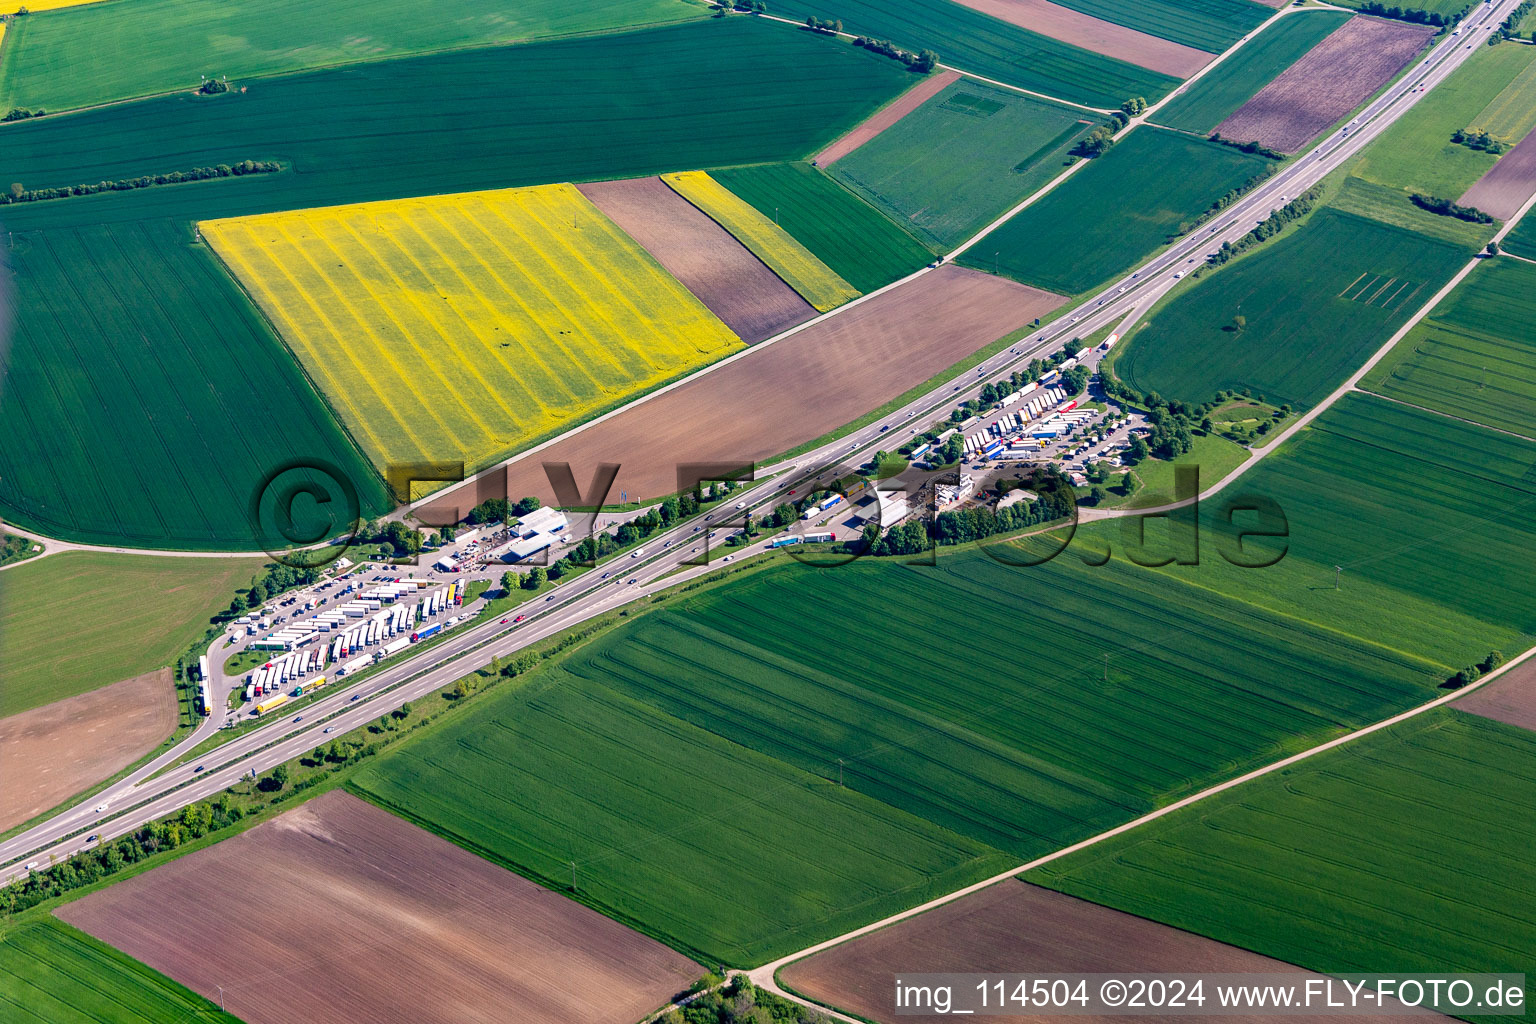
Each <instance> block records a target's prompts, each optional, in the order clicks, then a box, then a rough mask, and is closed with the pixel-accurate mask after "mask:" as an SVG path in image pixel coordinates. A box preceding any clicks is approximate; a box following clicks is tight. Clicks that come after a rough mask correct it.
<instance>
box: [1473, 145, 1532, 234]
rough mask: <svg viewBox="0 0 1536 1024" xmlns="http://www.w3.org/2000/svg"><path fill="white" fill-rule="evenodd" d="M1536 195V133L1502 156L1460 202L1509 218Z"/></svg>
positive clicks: (1501, 217) (1503, 218)
mask: <svg viewBox="0 0 1536 1024" xmlns="http://www.w3.org/2000/svg"><path fill="white" fill-rule="evenodd" d="M1533 194H1536V132H1533V133H1532V134H1530V135H1527V136H1526V137H1525V138H1524V139H1523V140H1521V142H1520V144H1519V145H1518V146H1516V147H1515V148H1514V149H1512V150H1510V151H1509V152H1508V153H1505V154H1504V155H1503V156H1501V157H1499V162H1498V163H1496V164H1494V165H1493V166H1492V167H1490V168H1488V173H1486V174H1484V175H1483V176H1482V177H1481V178H1478V179H1477V181H1476V182H1475V183H1474V184H1473V185H1472V187H1471V188H1469V189H1467V191H1466V194H1465V195H1463V196H1462V197H1461V198H1460V199H1459V200H1457V202H1459V203H1461V205H1463V206H1475V207H1477V208H1478V209H1479V210H1482V211H1483V212H1484V213H1487V214H1491V215H1492V216H1494V217H1497V218H1499V220H1509V218H1511V217H1513V216H1514V215H1515V214H1517V213H1519V212H1520V207H1522V206H1524V205H1525V201H1526V200H1527V199H1529V198H1531V196H1532V195H1533Z"/></svg>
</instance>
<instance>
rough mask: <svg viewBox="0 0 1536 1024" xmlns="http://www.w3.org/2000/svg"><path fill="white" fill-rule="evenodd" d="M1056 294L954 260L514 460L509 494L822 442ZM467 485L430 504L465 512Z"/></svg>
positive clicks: (1039, 311) (669, 485) (666, 485)
mask: <svg viewBox="0 0 1536 1024" xmlns="http://www.w3.org/2000/svg"><path fill="white" fill-rule="evenodd" d="M1061 301H1062V299H1061V296H1059V295H1053V294H1051V293H1050V292H1045V291H1040V290H1038V289H1035V288H1029V287H1025V286H1023V285H1018V284H1015V283H1013V282H1011V281H1004V280H1002V279H1000V278H995V277H991V276H989V275H986V274H979V273H975V272H973V271H969V270H966V269H964V268H961V267H957V266H954V265H953V264H946V265H945V266H943V267H940V268H938V269H937V270H934V271H931V272H929V273H927V274H924V275H923V276H922V277H919V278H917V279H916V280H913V281H910V282H908V283H906V284H904V285H902V286H901V287H900V288H895V289H892V290H891V291H888V292H886V293H884V294H882V295H878V296H876V297H874V298H873V299H869V300H867V301H865V302H863V303H862V304H860V305H858V306H855V307H852V308H850V309H847V310H844V311H842V312H840V313H838V314H837V315H836V316H834V317H832V318H830V319H828V320H826V321H824V322H822V323H819V324H816V325H813V326H811V327H807V328H805V329H804V330H802V331H800V332H798V333H796V334H794V335H791V336H790V337H788V338H785V339H784V340H783V341H778V342H775V343H774V344H772V345H770V346H768V347H767V348H764V349H761V350H760V351H756V352H749V353H747V354H746V355H745V356H743V357H742V358H740V359H737V360H735V361H733V362H731V363H728V364H727V365H724V366H721V367H718V368H717V369H714V370H712V371H710V372H709V373H708V374H705V375H703V376H701V377H698V378H696V379H694V380H691V381H689V382H688V383H686V384H683V385H681V386H679V387H676V388H674V389H673V390H671V391H669V392H666V393H665V394H661V395H658V396H656V397H655V398H651V399H648V400H646V401H644V402H642V403H641V404H639V405H636V406H634V407H633V408H631V409H628V410H626V411H625V412H623V413H620V414H619V415H617V416H613V417H611V418H609V419H607V420H604V421H603V422H601V423H597V424H594V425H593V426H591V427H589V428H587V429H585V430H581V431H578V432H576V433H574V434H571V435H569V436H567V437H564V438H562V439H560V440H559V441H557V442H555V443H554V444H552V445H550V446H549V447H547V448H544V449H543V450H541V451H539V452H538V453H537V454H536V455H534V456H533V457H531V458H525V459H519V460H518V461H516V462H514V463H512V464H511V465H509V466H508V467H507V487H508V490H507V493H508V494H517V495H519V496H522V495H529V494H537V495H539V496H540V497H542V498H543V499H544V500H545V501H552V500H554V494H553V492H552V491H551V490H550V487H549V481H548V480H547V479H546V477H545V475H544V471H543V469H542V464H543V463H545V462H569V463H571V465H572V466H573V467H575V472H576V476H577V479H579V480H583V481H585V480H586V479H587V476H586V474H588V473H589V472H590V471H591V470H590V467H593V466H596V465H597V464H598V463H600V462H617V463H620V465H621V466H622V468H621V469H620V471H619V475H618V479H617V480H616V481H615V483H614V491H613V493H614V494H618V493H619V491H620V490H627V491H628V492H629V494H630V497H631V498H632V499H633V498H634V497H635V495H652V496H654V495H660V494H670V493H672V492H674V491H676V490H677V489H678V485H677V468H676V467H677V465H678V464H679V463H687V462H705V461H716V460H721V459H725V460H734V461H741V462H745V461H750V460H753V459H762V458H766V457H768V456H770V455H775V454H777V453H779V452H783V451H787V450H789V449H790V448H793V447H795V446H796V445H798V444H802V443H804V442H806V441H810V440H812V439H814V438H817V437H820V436H821V435H822V434H825V433H827V432H829V431H831V430H835V429H836V428H838V427H840V426H842V425H843V424H845V423H848V422H850V421H851V420H853V419H855V418H856V417H858V416H859V415H860V414H862V413H864V412H867V411H868V410H870V409H872V408H874V407H876V406H878V405H880V404H881V403H883V402H887V401H889V400H890V399H892V398H894V397H896V396H897V395H900V394H901V393H903V392H904V391H906V390H907V389H908V388H911V387H914V386H916V385H918V384H921V383H922V382H923V381H925V380H928V379H929V378H930V377H932V376H933V375H934V374H936V373H938V372H939V371H940V370H943V369H946V368H947V367H949V366H952V365H954V364H955V363H956V362H958V361H959V360H961V359H963V358H964V357H965V356H967V355H969V354H970V353H972V352H975V351H976V350H977V349H979V348H981V347H982V346H983V345H986V344H988V343H990V342H992V341H995V340H997V339H998V338H1001V337H1002V336H1003V335H1005V334H1007V333H1008V332H1009V331H1012V330H1015V329H1017V328H1019V327H1022V326H1023V325H1025V324H1027V323H1029V321H1030V320H1032V319H1034V318H1035V317H1037V316H1041V315H1043V314H1044V313H1046V312H1047V311H1049V310H1051V309H1053V308H1055V307H1056V306H1057V305H1059V304H1060V303H1061ZM477 500H478V499H477V498H475V497H474V493H473V489H472V488H463V487H461V488H458V489H456V490H454V491H448V492H445V494H444V495H443V496H442V497H441V498H439V499H436V500H434V501H433V502H432V503H431V504H432V506H433V507H435V508H437V509H438V510H439V514H441V512H443V511H447V510H448V509H451V508H453V507H455V506H462V507H461V508H459V512H460V514H462V513H464V512H468V511H469V506H471V505H473V504H475V502H476V501H477Z"/></svg>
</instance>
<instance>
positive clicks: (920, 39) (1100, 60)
mask: <svg viewBox="0 0 1536 1024" xmlns="http://www.w3.org/2000/svg"><path fill="white" fill-rule="evenodd" d="M773 13H774V14H777V15H780V16H782V17H786V18H792V19H794V20H795V21H804V20H805V18H806V17H807V16H808V15H815V16H816V17H820V18H836V19H840V20H841V21H842V22H843V28H844V30H845V31H848V32H852V33H855V34H857V35H865V36H873V37H875V38H877V39H889V40H890V41H891V42H893V43H895V44H896V45H897V46H902V47H905V48H907V49H909V50H923V49H931V50H935V51H937V52H938V54H939V58H940V59H941V60H942V61H943V62H944V63H945V64H948V65H950V66H951V67H955V68H958V69H960V70H962V71H969V72H971V73H973V74H977V75H982V76H984V77H986V78H992V79H996V80H997V81H1000V82H1006V83H1007V84H1009V85H1017V86H1020V87H1022V88H1025V89H1030V90H1032V91H1034V92H1042V93H1045V94H1046V95H1047V96H1055V97H1056V98H1057V99H1063V100H1068V101H1069V102H1073V103H1082V104H1086V105H1087V106H1091V107H1101V108H1114V107H1118V106H1119V105H1120V104H1121V103H1122V102H1124V101H1125V99H1126V97H1128V96H1144V97H1146V99H1147V101H1148V102H1149V103H1150V102H1152V101H1154V100H1156V99H1159V98H1161V97H1163V96H1165V95H1167V93H1168V91H1169V90H1170V89H1172V88H1173V87H1174V86H1175V85H1177V84H1178V81H1179V80H1178V79H1176V78H1172V77H1170V76H1168V75H1162V74H1158V73H1157V72H1155V71H1148V70H1147V69H1146V68H1140V67H1137V66H1136V65H1134V64H1129V63H1127V62H1125V61H1122V60H1116V59H1115V58H1113V57H1105V56H1102V55H1100V54H1097V53H1090V52H1088V51H1087V50H1083V49H1080V48H1078V47H1076V46H1072V45H1069V44H1067V43H1063V42H1060V41H1058V40H1056V39H1052V38H1050V37H1049V36H1043V35H1040V34H1039V33H1036V32H1030V31H1028V30H1027V29H1022V28H1019V27H1017V26H1015V25H1010V24H1008V23H1007V22H1006V21H1002V20H1000V19H998V18H993V17H991V16H989V15H986V14H980V13H978V12H976V11H973V10H971V9H970V8H968V7H964V6H962V5H960V4H957V3H951V2H950V0H779V2H778V3H776V4H775V5H774V7H773Z"/></svg>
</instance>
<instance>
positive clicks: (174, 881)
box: [58, 792, 703, 1024]
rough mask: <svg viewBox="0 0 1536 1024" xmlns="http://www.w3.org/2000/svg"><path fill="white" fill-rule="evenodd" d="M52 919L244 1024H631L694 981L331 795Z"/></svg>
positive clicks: (613, 930)
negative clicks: (194, 993)
mask: <svg viewBox="0 0 1536 1024" xmlns="http://www.w3.org/2000/svg"><path fill="white" fill-rule="evenodd" d="M58 916H59V917H60V918H62V919H63V920H65V921H67V922H68V923H70V924H72V925H74V926H75V927H77V928H81V929H84V930H85V931H87V932H90V933H91V934H92V935H95V936H96V937H97V938H99V939H102V940H103V941H105V942H109V943H111V944H112V945H114V946H117V947H118V948H119V949H122V950H123V951H124V952H126V953H127V954H128V955H129V956H132V957H135V958H137V959H139V960H141V961H143V962H144V963H147V964H149V965H150V966H151V967H154V968H155V969H156V970H159V971H161V972H163V973H165V974H167V975H170V976H171V977H172V978H175V979H176V980H177V981H179V982H181V983H182V984H184V985H186V986H187V987H188V988H191V989H193V990H195V991H197V992H200V993H202V994H203V995H205V996H207V997H208V998H210V999H213V1000H214V1001H215V1002H217V1001H218V999H219V989H220V986H222V987H223V995H224V1000H225V1005H226V1007H227V1009H228V1010H229V1012H230V1013H233V1014H235V1015H236V1016H238V1017H240V1018H241V1019H242V1020H244V1021H246V1022H247V1024H292V1022H293V1021H304V1022H306V1024H352V1022H355V1021H378V1022H384V1021H390V1022H394V1021H398V1022H401V1024H407V1022H409V1024H467V1022H485V1024H490V1022H499V1021H517V1022H519V1024H570V1022H573V1021H582V1022H584V1024H633V1022H634V1021H637V1020H639V1019H640V1018H642V1017H644V1016H645V1015H646V1014H647V1013H649V1012H650V1011H652V1010H654V1009H656V1008H657V1007H659V1006H661V1005H662V1004H664V1003H666V1002H667V1000H668V999H669V998H670V997H671V996H672V995H674V994H675V993H676V992H678V991H679V990H680V989H683V988H686V987H687V985H688V984H689V983H690V982H691V981H693V980H694V979H695V978H697V977H698V976H700V975H701V974H703V968H701V967H699V966H698V965H697V964H695V963H693V962H692V961H691V960H689V959H687V958H686V957H684V956H682V955H681V954H679V953H675V952H673V951H672V950H670V949H668V948H666V947H665V946H662V945H661V944H659V943H657V942H655V941H653V940H651V939H647V938H644V937H643V936H641V935H639V934H637V933H635V932H632V931H630V930H629V929H628V928H625V927H624V926H623V925H621V924H618V923H617V922H615V921H611V920H609V919H608V918H606V917H603V916H602V915H601V914H599V913H597V912H596V911H594V910H590V909H588V908H586V907H584V906H582V905H581V904H579V903H576V902H575V901H573V900H570V899H567V898H566V897H564V896H562V895H560V894H558V893H553V892H550V891H549V890H547V889H543V888H540V887H539V886H537V885H534V884H533V883H532V882H529V881H527V880H526V879H524V878H522V877H520V876H518V875H515V874H513V873H512V872H510V871H507V870H505V869H503V868H500V867H497V866H496V865H494V864H492V863H491V862H490V861H487V860H483V859H481V858H480V857H477V856H476V855H474V854H472V853H469V852H468V851H465V850H462V849H460V848H459V847H457V846H454V845H453V844H451V843H449V842H447V841H446V840H443V839H439V838H438V837H436V836H434V835H432V834H431V833H429V832H426V831H424V830H422V829H419V828H417V827H416V826H414V825H411V824H409V823H407V822H405V821H404V820H402V819H400V818H397V817H395V816H394V815H392V814H390V813H388V812H387V811H382V810H379V809H378V808H377V807H374V806H373V805H372V804H368V803H364V802H363V801H361V800H359V799H357V798H356V797H353V796H349V795H347V794H345V793H342V792H330V793H326V794H324V795H322V796H319V797H316V798H315V799H313V800H311V801H309V802H308V803H306V804H304V805H303V806H301V807H297V808H295V809H293V810H291V811H288V812H287V813H285V814H282V815H279V816H278V817H276V818H274V819H272V820H271V821H268V822H264V823H263V824H261V825H258V826H257V827H255V828H253V829H251V830H250V831H248V832H245V833H243V834H241V835H238V836H236V837H235V838H233V839H227V840H225V841H224V842H221V843H218V844H216V845H214V846H210V847H207V848H206V849H203V850H199V851H198V852H196V853H193V854H189V855H188V856H186V857H183V858H181V859H179V860H175V861H172V862H171V863H169V864H165V865H163V866H161V867H158V868H156V869H155V870H153V871H150V872H148V873H146V874H143V875H139V876H138V877H136V878H131V879H129V880H127V881H125V882H119V883H118V884H117V885H114V886H112V887H111V888H108V889H104V890H102V891H100V892H96V893H93V894H91V895H90V896H87V897H85V898H84V899H81V900H79V901H77V902H74V903H71V904H68V905H66V906H64V907H62V908H60V909H59V911H58Z"/></svg>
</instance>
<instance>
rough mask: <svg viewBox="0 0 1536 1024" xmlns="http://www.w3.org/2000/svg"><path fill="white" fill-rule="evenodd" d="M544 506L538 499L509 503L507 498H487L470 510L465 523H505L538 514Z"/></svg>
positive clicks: (525, 499)
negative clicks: (510, 519)
mask: <svg viewBox="0 0 1536 1024" xmlns="http://www.w3.org/2000/svg"><path fill="white" fill-rule="evenodd" d="M543 504H544V503H543V502H542V501H540V500H539V499H538V498H522V499H520V500H519V501H516V502H512V501H508V500H507V499H506V498H487V499H485V500H484V501H482V502H481V503H480V504H478V505H476V506H475V507H474V508H472V509H470V510H469V515H467V516H465V517H464V521H465V522H466V523H468V524H469V525H471V526H478V525H480V524H481V523H500V522H505V521H506V520H507V519H509V518H512V517H515V516H526V515H528V514H529V513H530V512H537V511H538V510H539V506H541V505H543Z"/></svg>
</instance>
